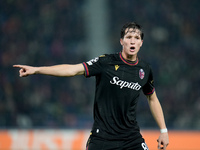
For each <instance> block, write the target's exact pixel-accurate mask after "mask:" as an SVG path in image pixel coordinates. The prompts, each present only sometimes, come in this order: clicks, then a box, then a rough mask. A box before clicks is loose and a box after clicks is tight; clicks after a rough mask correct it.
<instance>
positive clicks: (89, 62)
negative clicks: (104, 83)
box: [86, 57, 99, 66]
mask: <svg viewBox="0 0 200 150" xmlns="http://www.w3.org/2000/svg"><path fill="white" fill-rule="evenodd" d="M98 60H99V57H96V58H94V59H91V60H90V61H88V62H86V63H87V64H88V65H89V66H91V65H93V63H95V62H97V61H98Z"/></svg>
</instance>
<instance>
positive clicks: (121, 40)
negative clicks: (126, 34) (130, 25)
mask: <svg viewBox="0 0 200 150" xmlns="http://www.w3.org/2000/svg"><path fill="white" fill-rule="evenodd" d="M120 44H121V45H122V46H123V45H124V41H123V39H122V38H120Z"/></svg>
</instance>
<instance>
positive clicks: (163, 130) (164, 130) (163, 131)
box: [160, 128, 168, 133]
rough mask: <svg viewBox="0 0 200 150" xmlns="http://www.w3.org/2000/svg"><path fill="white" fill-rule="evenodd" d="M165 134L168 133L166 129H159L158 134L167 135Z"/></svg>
mask: <svg viewBox="0 0 200 150" xmlns="http://www.w3.org/2000/svg"><path fill="white" fill-rule="evenodd" d="M167 132H168V130H167V128H164V129H160V133H167Z"/></svg>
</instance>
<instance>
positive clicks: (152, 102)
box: [147, 91, 169, 150]
mask: <svg viewBox="0 0 200 150" xmlns="http://www.w3.org/2000/svg"><path fill="white" fill-rule="evenodd" d="M147 99H148V102H149V107H150V110H151V112H152V115H153V117H154V119H155V121H156V122H157V124H158V126H159V128H160V130H161V134H160V136H159V138H158V140H157V141H158V149H164V150H166V147H167V145H168V144H169V137H168V132H167V128H166V124H165V119H164V115H163V110H162V107H161V105H160V102H159V100H158V97H157V95H156V92H155V91H154V93H153V94H151V95H148V96H147Z"/></svg>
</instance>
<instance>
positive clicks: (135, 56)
mask: <svg viewBox="0 0 200 150" xmlns="http://www.w3.org/2000/svg"><path fill="white" fill-rule="evenodd" d="M121 53H122V56H123V57H124V59H126V60H128V61H136V60H137V55H127V54H125V53H124V52H123V51H122V52H121Z"/></svg>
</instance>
